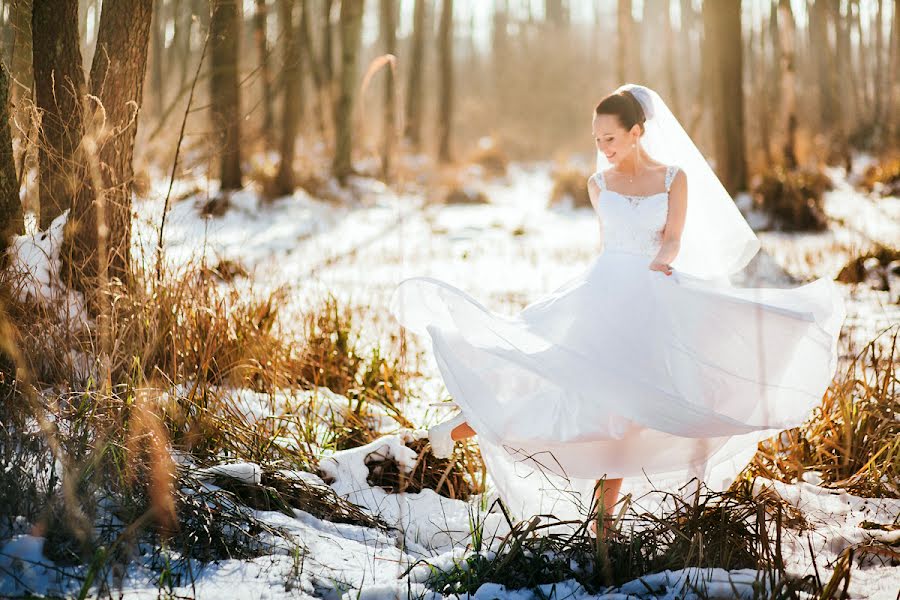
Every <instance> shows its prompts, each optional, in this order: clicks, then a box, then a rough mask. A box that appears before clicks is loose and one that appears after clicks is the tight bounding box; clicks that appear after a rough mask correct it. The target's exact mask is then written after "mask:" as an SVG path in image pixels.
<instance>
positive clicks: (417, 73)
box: [405, 0, 430, 150]
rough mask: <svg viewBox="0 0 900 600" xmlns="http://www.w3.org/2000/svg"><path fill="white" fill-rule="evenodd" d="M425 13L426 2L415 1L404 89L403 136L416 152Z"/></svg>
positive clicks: (419, 133)
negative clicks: (406, 82) (407, 76)
mask: <svg viewBox="0 0 900 600" xmlns="http://www.w3.org/2000/svg"><path fill="white" fill-rule="evenodd" d="M427 11H428V5H427V4H426V0H416V6H415V11H414V13H413V32H412V48H410V58H409V83H408V85H407V88H406V131H405V136H406V138H407V139H408V140H409V141H410V143H411V144H412V145H413V147H414V148H415V149H417V150H418V149H419V147H420V146H421V144H422V100H423V98H422V93H423V89H422V76H423V71H424V64H425V32H426V31H427V29H428V25H427V24H428V23H429V22H430V21H429V19H428V17H427V15H426V12H427Z"/></svg>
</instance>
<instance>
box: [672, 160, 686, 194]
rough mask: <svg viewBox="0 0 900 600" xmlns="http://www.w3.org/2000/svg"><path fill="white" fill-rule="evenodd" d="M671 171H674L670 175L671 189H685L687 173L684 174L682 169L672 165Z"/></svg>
mask: <svg viewBox="0 0 900 600" xmlns="http://www.w3.org/2000/svg"><path fill="white" fill-rule="evenodd" d="M672 169H673V170H674V171H675V172H674V174H673V175H672V187H673V188H674V187H676V186H678V187H686V186H687V173H685V172H684V169H682V168H681V167H679V166H678V165H672Z"/></svg>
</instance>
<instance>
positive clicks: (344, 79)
mask: <svg viewBox="0 0 900 600" xmlns="http://www.w3.org/2000/svg"><path fill="white" fill-rule="evenodd" d="M364 5H365V3H364V0H341V81H340V90H339V92H338V100H337V106H336V107H335V110H334V130H335V149H334V160H333V161H332V166H331V170H332V173H333V174H334V176H335V177H336V178H337V179H338V181H339V182H340V183H341V185H343V184H344V183H345V182H346V180H347V176H348V175H350V174H351V173H352V172H353V162H352V154H353V135H352V132H353V123H352V120H353V103H354V101H355V97H356V85H357V81H356V80H357V74H358V70H359V66H358V61H359V48H360V43H361V41H362V17H363V8H364ZM326 62H327V59H326Z"/></svg>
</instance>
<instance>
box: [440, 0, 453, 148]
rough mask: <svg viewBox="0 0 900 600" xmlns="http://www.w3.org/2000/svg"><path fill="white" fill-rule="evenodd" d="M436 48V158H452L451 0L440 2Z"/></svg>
mask: <svg viewBox="0 0 900 600" xmlns="http://www.w3.org/2000/svg"><path fill="white" fill-rule="evenodd" d="M438 50H439V55H440V62H441V66H440V69H441V91H440V96H439V102H440V108H439V110H438V160H439V161H440V162H442V163H447V162H450V161H451V160H452V158H451V152H450V132H451V131H452V130H453V94H454V84H453V0H442V2H441V24H440V31H439V33H438Z"/></svg>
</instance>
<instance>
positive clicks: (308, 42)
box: [299, 0, 332, 140]
mask: <svg viewBox="0 0 900 600" xmlns="http://www.w3.org/2000/svg"><path fill="white" fill-rule="evenodd" d="M299 35H300V43H302V44H303V47H302V49H303V56H302V57H301V61H303V60H305V61H306V66H307V68H308V69H309V72H310V74H311V75H312V78H313V85H314V86H315V97H316V103H315V110H316V121H317V123H318V126H319V133H320V134H321V135H322V139H323V140H329V139H330V136H331V130H330V129H329V126H328V123H329V122H330V120H331V103H332V100H331V91H330V90H329V89H327V86H326V83H325V75H324V73H323V72H322V65H321V64H320V62H319V59H318V58H317V57H316V51H315V48H314V45H313V35H312V13H311V12H310V10H309V0H302V1H301V2H300V32H299Z"/></svg>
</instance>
